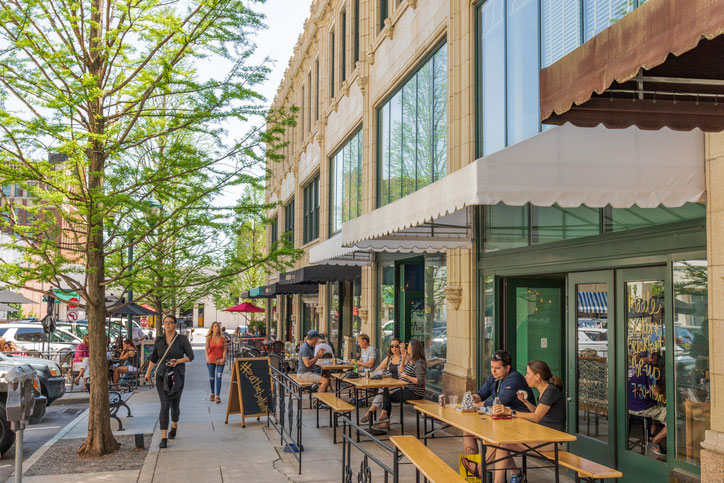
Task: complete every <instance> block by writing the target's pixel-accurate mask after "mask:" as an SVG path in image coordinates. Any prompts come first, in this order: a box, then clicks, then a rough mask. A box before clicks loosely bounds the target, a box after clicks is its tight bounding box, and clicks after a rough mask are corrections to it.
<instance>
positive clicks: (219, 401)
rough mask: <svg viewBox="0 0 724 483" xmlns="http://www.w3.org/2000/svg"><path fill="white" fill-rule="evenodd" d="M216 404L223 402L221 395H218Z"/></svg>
mask: <svg viewBox="0 0 724 483" xmlns="http://www.w3.org/2000/svg"><path fill="white" fill-rule="evenodd" d="M216 404H221V398H220V397H219V396H216Z"/></svg>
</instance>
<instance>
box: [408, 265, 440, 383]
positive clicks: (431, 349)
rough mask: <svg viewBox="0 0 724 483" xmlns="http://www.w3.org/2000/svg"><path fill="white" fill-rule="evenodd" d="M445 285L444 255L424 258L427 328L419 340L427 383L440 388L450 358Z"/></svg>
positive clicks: (425, 327) (425, 326)
mask: <svg viewBox="0 0 724 483" xmlns="http://www.w3.org/2000/svg"><path fill="white" fill-rule="evenodd" d="M446 285H447V262H446V260H445V256H444V255H441V256H437V257H425V325H424V335H423V336H422V337H419V338H420V340H424V341H425V344H424V345H425V358H426V359H427V378H426V382H427V383H428V384H432V385H433V386H437V387H442V371H443V369H444V368H445V361H446V359H447V307H446V304H445V286H446ZM414 336H415V334H413V337H414ZM423 337H424V338H423Z"/></svg>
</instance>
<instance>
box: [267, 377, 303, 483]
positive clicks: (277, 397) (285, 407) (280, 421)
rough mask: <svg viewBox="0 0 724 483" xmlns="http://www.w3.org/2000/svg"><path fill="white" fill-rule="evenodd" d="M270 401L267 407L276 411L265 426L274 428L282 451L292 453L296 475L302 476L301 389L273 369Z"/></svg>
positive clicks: (268, 418) (291, 380)
mask: <svg viewBox="0 0 724 483" xmlns="http://www.w3.org/2000/svg"><path fill="white" fill-rule="evenodd" d="M270 369H271V377H272V401H273V404H270V405H269V407H272V406H273V407H274V408H275V410H276V416H277V417H276V418H272V417H267V424H271V425H272V426H274V429H276V430H277V433H279V437H280V444H281V445H282V446H284V451H289V452H291V453H292V455H293V456H294V458H296V460H297V461H298V463H299V469H298V474H300V475H301V474H302V451H304V447H303V446H302V397H303V389H302V387H301V386H299V384H297V383H296V382H295V381H294V380H293V379H291V378H290V377H289V376H287V375H286V374H284V373H283V372H282V371H279V370H277V369H275V368H273V367H270Z"/></svg>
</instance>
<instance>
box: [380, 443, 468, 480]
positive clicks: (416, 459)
mask: <svg viewBox="0 0 724 483" xmlns="http://www.w3.org/2000/svg"><path fill="white" fill-rule="evenodd" d="M390 442H392V444H394V445H395V447H396V448H397V449H398V450H399V451H400V452H401V453H402V454H404V455H405V456H406V457H407V459H408V460H410V462H411V463H412V464H413V465H415V468H416V469H417V472H418V474H419V473H422V474H423V475H424V476H425V478H427V480H428V481H431V482H433V483H435V482H441V483H448V482H455V481H459V482H461V483H464V482H465V478H463V477H462V476H460V474H459V473H458V472H457V471H455V470H454V469H452V468H451V467H450V466H448V465H447V464H446V463H445V462H444V461H443V460H442V459H440V457H439V456H438V455H436V454H435V453H433V451H432V450H431V449H430V448H428V447H427V446H425V445H424V444H423V443H422V441H420V440H419V439H417V438H416V437H414V436H391V437H390Z"/></svg>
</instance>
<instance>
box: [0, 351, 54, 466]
mask: <svg viewBox="0 0 724 483" xmlns="http://www.w3.org/2000/svg"><path fill="white" fill-rule="evenodd" d="M13 365H14V364H8V363H6V362H0V454H5V453H7V451H8V450H9V449H10V448H11V447H12V446H13V443H14V442H15V432H14V431H13V430H12V428H11V427H10V423H9V422H8V420H7V419H6V418H5V404H6V403H7V400H8V384H7V383H6V382H5V379H4V377H3V376H5V373H6V372H7V371H9V370H10V368H11V367H13ZM36 384H37V378H36V380H34V381H33V397H34V400H35V406H34V407H33V414H32V415H31V417H30V424H35V423H37V422H39V418H38V417H37V416H36V414H37V413H42V414H41V415H40V419H42V417H43V415H45V406H46V399H45V396H43V395H42V394H40V393H39V392H38V390H37V387H36Z"/></svg>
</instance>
